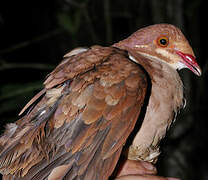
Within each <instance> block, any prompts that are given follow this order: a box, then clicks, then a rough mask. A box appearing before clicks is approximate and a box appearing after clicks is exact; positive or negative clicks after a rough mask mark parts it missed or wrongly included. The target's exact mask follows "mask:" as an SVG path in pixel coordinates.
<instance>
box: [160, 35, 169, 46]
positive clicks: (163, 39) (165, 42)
mask: <svg viewBox="0 0 208 180" xmlns="http://www.w3.org/2000/svg"><path fill="white" fill-rule="evenodd" d="M168 43H169V40H168V38H167V37H166V36H161V37H159V38H158V39H157V44H158V45H159V46H161V47H167V46H168Z"/></svg>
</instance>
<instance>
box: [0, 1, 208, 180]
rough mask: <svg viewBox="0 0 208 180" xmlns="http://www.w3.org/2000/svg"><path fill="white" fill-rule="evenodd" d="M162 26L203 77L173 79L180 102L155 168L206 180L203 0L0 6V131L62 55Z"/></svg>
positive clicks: (207, 41) (207, 49)
mask: <svg viewBox="0 0 208 180" xmlns="http://www.w3.org/2000/svg"><path fill="white" fill-rule="evenodd" d="M155 23H170V24H174V25H176V26H178V27H179V28H180V29H182V31H183V32H184V34H185V36H186V37H187V39H188V40H189V42H190V44H191V45H192V47H193V50H194V52H195V55H196V57H197V61H198V64H199V65H200V66H201V68H202V71H203V75H202V76H201V77H197V76H195V75H194V74H193V73H192V72H191V71H189V70H182V71H181V72H180V74H181V77H182V80H183V82H184V91H185V94H186V99H187V106H186V108H185V109H184V110H183V111H182V112H181V113H180V114H179V115H178V118H177V121H176V122H175V123H174V124H173V126H172V127H171V130H170V131H169V132H168V135H167V137H166V138H165V139H164V140H163V141H162V142H161V145H162V148H161V150H162V153H161V155H160V158H159V161H158V163H157V168H158V171H159V174H160V175H162V176H171V177H178V178H181V179H183V180H196V179H197V180H208V164H207V161H208V157H207V148H206V146H207V142H208V141H207V140H208V137H207V130H208V121H207V119H208V118H207V113H208V105H207V100H208V95H207V90H208V85H207V84H208V79H207V69H208V35H207V32H208V31H207V29H208V26H207V3H206V1H205V0H129V1H126V0H113V1H110V0H42V1H40V0H36V1H33V0H30V1H28V0H27V1H26V0H21V1H14V0H13V1H12V0H4V1H3V0H1V1H0V130H1V131H0V132H1V133H2V132H3V129H4V126H5V124H6V123H8V122H13V121H15V120H17V119H18V118H19V117H18V113H19V112H20V110H21V109H22V108H23V107H24V105H25V104H26V103H27V102H28V101H29V100H30V99H31V98H32V96H34V95H35V94H36V93H37V92H39V91H40V90H41V88H42V87H43V86H42V83H43V81H44V79H45V77H46V75H47V74H48V73H49V72H50V71H51V70H53V68H54V67H55V66H56V65H57V64H58V63H59V62H60V61H61V60H62V57H63V55H64V54H65V53H67V52H68V51H69V50H71V49H73V48H75V47H78V46H91V45H94V44H99V45H103V46H108V45H111V44H112V43H114V42H117V41H119V40H122V39H124V38H126V37H128V36H129V35H130V34H131V33H133V32H134V31H136V30H137V29H139V28H141V27H144V26H147V25H151V24H155Z"/></svg>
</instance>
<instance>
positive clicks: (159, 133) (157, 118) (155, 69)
mask: <svg viewBox="0 0 208 180" xmlns="http://www.w3.org/2000/svg"><path fill="white" fill-rule="evenodd" d="M129 57H130V58H131V59H134V60H133V61H136V63H137V64H140V65H141V66H142V67H143V68H144V70H145V71H146V72H147V74H148V75H149V77H150V80H151V92H150V96H149V101H148V103H147V106H146V114H145V117H144V120H143V123H142V126H141V128H140V130H139V132H138V133H137V135H136V136H135V138H134V140H133V143H132V146H131V148H130V151H129V154H128V156H129V158H130V159H139V157H141V156H142V154H144V153H146V154H147V156H146V157H145V158H144V159H143V160H146V161H155V159H157V156H158V155H159V142H160V140H161V139H162V138H163V137H164V136H165V134H166V131H167V129H168V128H169V126H170V124H171V122H172V121H173V120H174V119H175V117H176V114H177V111H178V110H179V108H180V107H182V105H183V84H182V81H181V79H180V77H179V74H178V72H177V71H176V70H175V69H173V68H172V67H171V66H169V65H168V64H167V63H164V62H163V61H156V60H154V59H151V58H147V57H144V56H142V55H139V54H133V53H132V54H131V52H129ZM147 132H148V133H147ZM146 142H151V144H145V143H146ZM144 144H145V145H144ZM146 151H147V152H146ZM132 152H133V153H132Z"/></svg>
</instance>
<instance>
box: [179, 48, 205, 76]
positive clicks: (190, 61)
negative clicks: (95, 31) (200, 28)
mask: <svg viewBox="0 0 208 180" xmlns="http://www.w3.org/2000/svg"><path fill="white" fill-rule="evenodd" d="M176 53H177V54H178V55H179V56H180V57H181V58H182V59H183V61H181V63H183V64H184V65H185V66H186V67H187V68H188V69H190V70H191V71H192V72H193V73H194V74H196V75H197V76H201V74H202V71H201V68H200V67H199V65H198V64H197V62H196V58H195V57H194V56H192V55H190V54H185V53H182V52H181V51H176Z"/></svg>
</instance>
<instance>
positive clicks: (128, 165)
mask: <svg viewBox="0 0 208 180" xmlns="http://www.w3.org/2000/svg"><path fill="white" fill-rule="evenodd" d="M156 174H157V170H156V168H155V167H154V166H153V165H152V164H151V163H148V162H143V161H132V160H126V161H125V162H124V163H122V164H121V166H120V167H119V171H118V173H117V175H116V179H115V180H179V179H177V178H167V177H159V176H157V175H156Z"/></svg>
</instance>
